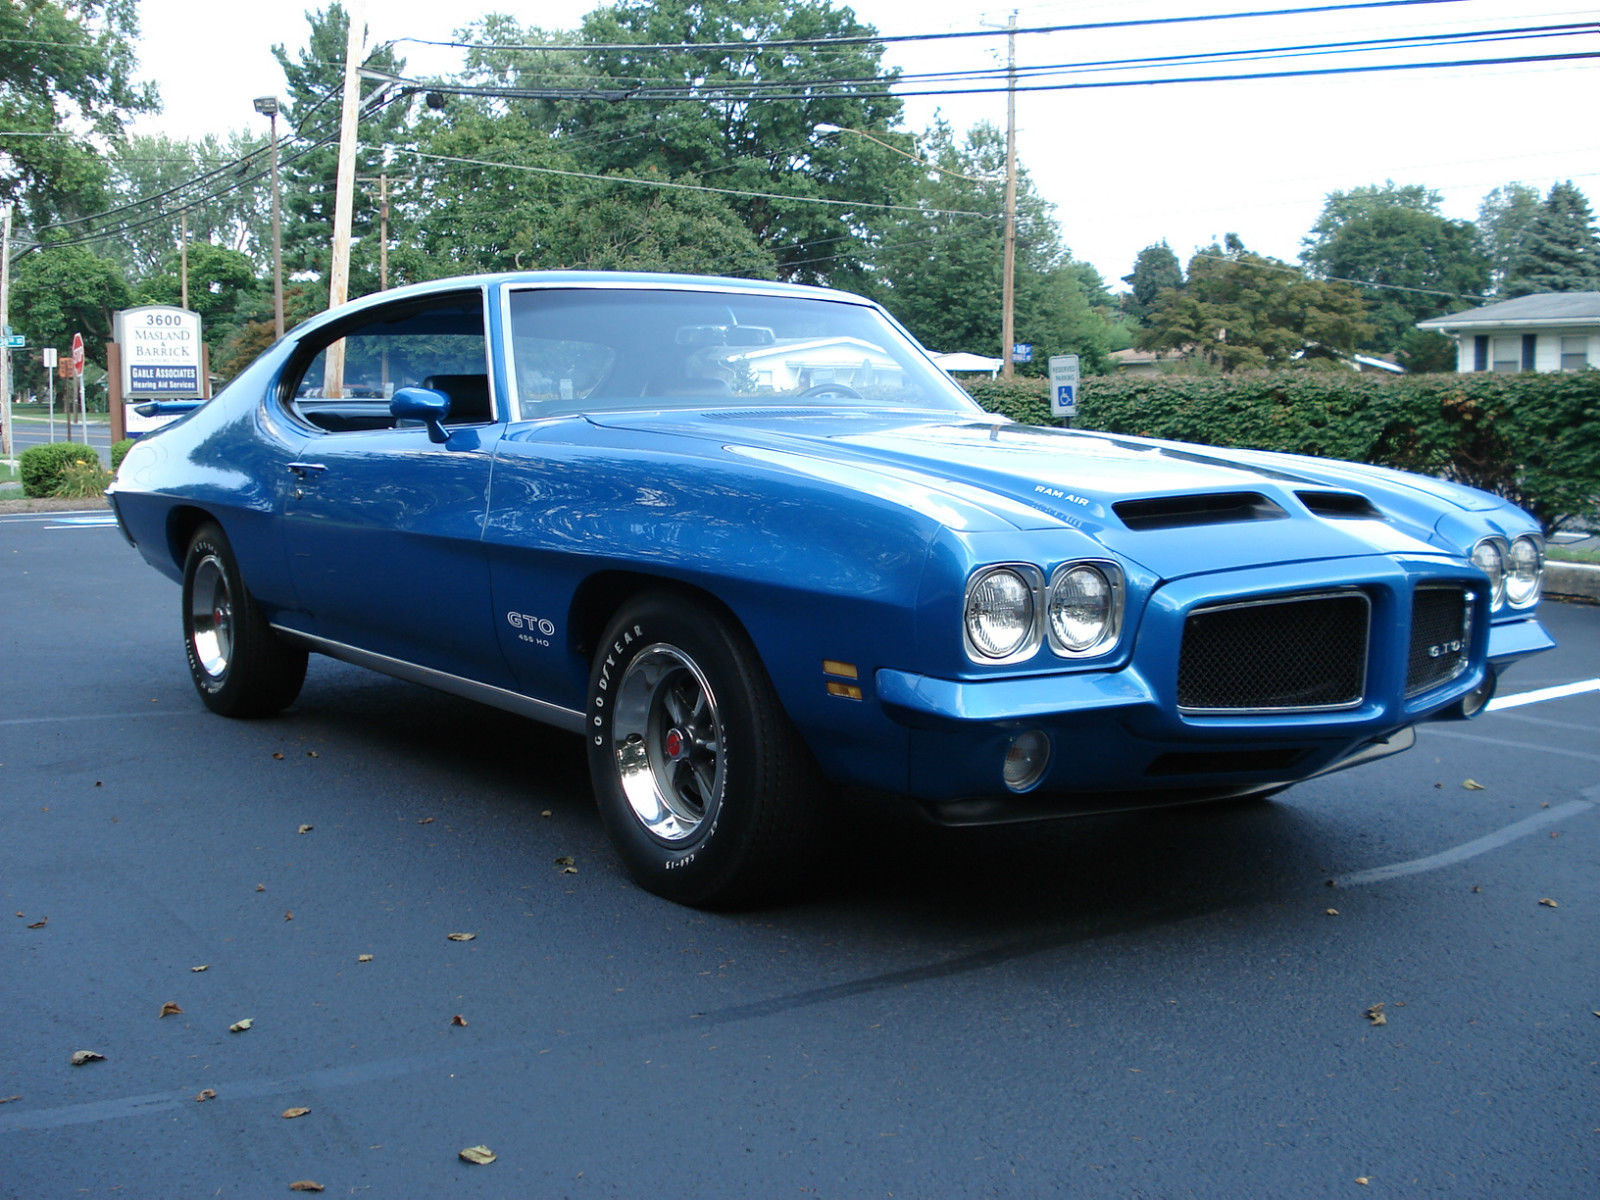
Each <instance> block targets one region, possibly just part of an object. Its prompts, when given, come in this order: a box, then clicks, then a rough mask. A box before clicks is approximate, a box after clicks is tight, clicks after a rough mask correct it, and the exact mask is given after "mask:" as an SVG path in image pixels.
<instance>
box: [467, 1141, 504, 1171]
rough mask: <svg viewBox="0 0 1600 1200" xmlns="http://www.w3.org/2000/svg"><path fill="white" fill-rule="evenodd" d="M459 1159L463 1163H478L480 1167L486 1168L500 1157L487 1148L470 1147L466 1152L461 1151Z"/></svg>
mask: <svg viewBox="0 0 1600 1200" xmlns="http://www.w3.org/2000/svg"><path fill="white" fill-rule="evenodd" d="M457 1157H459V1158H460V1159H461V1161H462V1162H469V1163H476V1164H477V1165H478V1166H480V1167H486V1166H488V1165H489V1164H490V1163H492V1162H493V1161H494V1160H495V1159H496V1158H498V1157H499V1155H497V1154H496V1153H495V1152H494V1151H493V1150H491V1149H489V1147H487V1146H468V1147H467V1148H466V1149H465V1150H463V1151H461V1152H460V1154H459V1155H458V1156H457Z"/></svg>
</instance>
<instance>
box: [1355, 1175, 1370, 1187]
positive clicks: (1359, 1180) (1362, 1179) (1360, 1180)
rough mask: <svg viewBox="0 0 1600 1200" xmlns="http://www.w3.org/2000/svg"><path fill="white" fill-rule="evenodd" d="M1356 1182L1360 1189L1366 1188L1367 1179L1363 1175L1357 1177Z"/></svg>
mask: <svg viewBox="0 0 1600 1200" xmlns="http://www.w3.org/2000/svg"><path fill="white" fill-rule="evenodd" d="M1356 1182H1357V1183H1359V1184H1360V1185H1361V1186H1362V1187H1366V1186H1367V1177H1366V1176H1365V1175H1357V1176H1356Z"/></svg>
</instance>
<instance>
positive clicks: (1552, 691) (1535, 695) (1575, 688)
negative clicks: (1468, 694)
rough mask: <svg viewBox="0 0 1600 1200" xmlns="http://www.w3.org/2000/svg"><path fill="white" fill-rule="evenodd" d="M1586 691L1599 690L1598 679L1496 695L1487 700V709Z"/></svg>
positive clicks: (1576, 694)
mask: <svg viewBox="0 0 1600 1200" xmlns="http://www.w3.org/2000/svg"><path fill="white" fill-rule="evenodd" d="M1586 692H1600V679H1585V680H1583V681H1581V682H1579V683H1562V684H1557V685H1556V686H1555V687H1547V688H1540V689H1539V690H1538V691H1534V692H1516V693H1514V694H1513V695H1510V696H1496V697H1495V698H1494V699H1493V700H1491V701H1489V711H1490V712H1494V711H1495V710H1496V709H1498V708H1520V707H1521V706H1522V705H1524V704H1538V703H1539V702H1540V701H1543V700H1560V699H1562V698H1563V697H1565V696H1581V695H1583V694H1584V693H1586Z"/></svg>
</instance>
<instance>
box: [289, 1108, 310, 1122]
mask: <svg viewBox="0 0 1600 1200" xmlns="http://www.w3.org/2000/svg"><path fill="white" fill-rule="evenodd" d="M310 1111H311V1110H310V1109H309V1108H286V1109H284V1110H283V1119H284V1120H285V1121H292V1120H294V1119H295V1118H296V1117H303V1116H305V1115H306V1114H307V1113H308V1112H310Z"/></svg>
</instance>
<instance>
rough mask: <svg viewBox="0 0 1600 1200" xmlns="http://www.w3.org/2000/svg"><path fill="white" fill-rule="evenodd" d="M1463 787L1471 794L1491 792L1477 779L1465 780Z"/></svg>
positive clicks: (1462, 782) (1462, 783)
mask: <svg viewBox="0 0 1600 1200" xmlns="http://www.w3.org/2000/svg"><path fill="white" fill-rule="evenodd" d="M1461 786H1462V787H1464V788H1466V789H1467V791H1469V792H1486V791H1488V790H1489V789H1488V788H1486V787H1484V786H1483V784H1481V783H1479V782H1478V781H1477V780H1476V779H1463V780H1462V781H1461Z"/></svg>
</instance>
